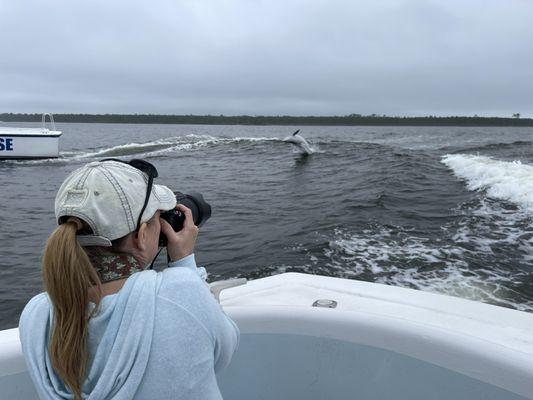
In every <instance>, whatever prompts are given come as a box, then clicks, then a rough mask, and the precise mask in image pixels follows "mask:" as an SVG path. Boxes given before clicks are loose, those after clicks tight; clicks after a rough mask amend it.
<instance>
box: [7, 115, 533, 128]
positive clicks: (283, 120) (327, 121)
mask: <svg viewBox="0 0 533 400" xmlns="http://www.w3.org/2000/svg"><path fill="white" fill-rule="evenodd" d="M517 115H518V117H517ZM519 115H520V114H514V115H513V118H501V117H479V116H473V117H466V116H449V117H437V116H426V117H394V116H386V115H377V114H371V115H361V114H350V115H343V116H291V115H282V116H262V115H260V116H258V115H255V116H252V115H233V116H227V115H165V114H54V119H55V121H56V122H83V123H123V124H191V125H192V124H203V125H400V126H402V125H403V126H417V125H419V126H533V119H532V118H520V117H519ZM0 121H3V122H40V121H41V114H35V113H32V114H23V113H0Z"/></svg>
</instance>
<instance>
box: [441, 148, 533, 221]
mask: <svg viewBox="0 0 533 400" xmlns="http://www.w3.org/2000/svg"><path fill="white" fill-rule="evenodd" d="M442 162H443V163H444V164H445V165H446V166H448V167H449V168H450V169H451V170H452V171H453V173H454V174H455V175H456V176H457V177H459V178H461V179H464V180H466V182H467V186H468V189H469V190H476V191H477V190H485V191H486V194H487V196H488V197H491V198H494V199H499V200H505V201H509V202H511V203H513V204H515V205H517V206H519V207H521V208H523V209H525V210H527V211H528V212H530V213H533V167H532V166H530V165H525V164H522V163H521V162H520V161H512V162H509V161H498V160H494V159H492V158H490V157H486V156H477V155H468V154H454V155H451V154H448V155H445V156H444V157H443V158H442Z"/></svg>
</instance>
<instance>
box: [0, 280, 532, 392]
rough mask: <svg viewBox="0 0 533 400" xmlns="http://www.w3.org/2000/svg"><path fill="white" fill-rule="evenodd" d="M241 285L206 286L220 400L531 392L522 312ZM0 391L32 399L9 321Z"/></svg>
mask: <svg viewBox="0 0 533 400" xmlns="http://www.w3.org/2000/svg"><path fill="white" fill-rule="evenodd" d="M236 283H237V284H240V286H234V287H232V286H233V285H234V284H236ZM242 283H244V282H243V280H239V281H234V282H217V283H215V284H212V286H213V287H214V288H215V287H216V289H213V292H215V293H217V294H218V295H220V302H221V305H222V306H223V309H224V310H225V312H226V313H228V314H229V315H230V316H231V317H232V318H233V319H234V320H235V321H236V322H237V324H238V326H239V328H240V330H241V342H240V344H239V349H238V350H237V352H236V353H235V355H234V358H233V360H232V362H231V364H230V366H229V367H228V368H227V369H226V370H225V371H223V372H222V373H220V374H219V375H218V380H219V385H220V388H221V391H222V393H223V395H224V398H226V399H232V400H240V399H242V400H244V399H246V400H250V399H272V400H274V399H276V400H277V399H310V400H315V399H316V400H318V399H323V400H326V399H355V398H357V399H364V400H378V399H379V400H388V399H390V400H393V399H394V400H398V399H405V400H428V399H432V400H435V399H443V400H444V399H454V400H461V399H462V400H478V399H479V400H481V399H484V400H487V399H489V400H524V399H533V314H530V313H525V312H521V311H516V310H511V309H507V308H501V307H497V306H492V305H488V304H483V303H478V302H474V301H469V300H464V299H460V298H455V297H449V296H444V295H439V294H434V293H427V292H421V291H417V290H411V289H405V288H400V287H393V286H386V285H380V284H374V283H368V282H361V281H354V280H347V279H340V278H330V277H323V276H316V275H306V274H298V273H286V274H281V275H276V276H271V277H267V278H262V279H257V280H254V281H249V282H247V283H246V284H245V285H242ZM0 390H1V393H2V394H3V395H4V396H6V397H5V398H17V399H30V398H35V392H34V390H33V388H32V385H31V382H30V379H29V376H28V374H27V372H26V368H25V366H24V362H23V358H22V354H21V352H20V343H19V341H18V330H17V329H10V330H7V331H2V332H0Z"/></svg>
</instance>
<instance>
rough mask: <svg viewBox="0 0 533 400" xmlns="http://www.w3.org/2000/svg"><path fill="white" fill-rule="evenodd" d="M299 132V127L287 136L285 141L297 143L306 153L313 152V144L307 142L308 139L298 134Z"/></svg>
mask: <svg viewBox="0 0 533 400" xmlns="http://www.w3.org/2000/svg"><path fill="white" fill-rule="evenodd" d="M298 132H300V130H299V129H298V130H297V131H296V132H294V133H293V134H292V135H291V136H287V137H286V138H285V139H283V141H284V142H286V143H291V144H293V145H295V146H296V147H298V148H299V149H300V150H302V151H303V154H305V155H309V154H313V153H314V150H313V149H312V148H311V145H310V144H309V143H307V140H305V139H304V138H303V136H300V135H298Z"/></svg>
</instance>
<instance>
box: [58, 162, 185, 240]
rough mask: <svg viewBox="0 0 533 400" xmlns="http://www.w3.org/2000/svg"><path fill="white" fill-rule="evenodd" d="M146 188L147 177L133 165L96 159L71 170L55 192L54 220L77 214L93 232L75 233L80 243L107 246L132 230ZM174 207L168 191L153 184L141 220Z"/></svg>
mask: <svg viewBox="0 0 533 400" xmlns="http://www.w3.org/2000/svg"><path fill="white" fill-rule="evenodd" d="M147 187H148V176H147V174H145V173H144V172H142V171H140V170H139V169H137V168H134V167H132V166H131V165H128V164H126V163H122V162H117V161H102V162H100V161H97V162H92V163H89V164H86V165H85V166H83V167H81V168H79V169H77V170H75V171H74V172H72V173H71V174H70V175H69V176H68V177H67V179H65V181H64V182H63V184H62V185H61V187H60V188H59V191H58V192H57V195H56V200H55V214H56V219H57V221H58V223H62V222H64V221H63V220H64V219H65V218H64V217H70V216H72V217H78V218H80V219H81V220H83V221H85V222H86V223H87V224H88V225H89V226H90V227H91V229H92V231H93V235H84V236H78V241H79V242H80V244H81V245H82V246H111V241H112V240H115V239H119V238H121V237H124V236H126V235H127V234H128V233H130V232H133V231H135V229H136V228H137V220H138V218H139V215H140V213H141V210H142V207H143V204H144V201H145V198H146V190H147ZM175 206H176V197H175V195H174V193H173V192H172V190H170V189H169V188H168V187H166V186H163V185H155V184H154V185H153V186H152V191H151V193H150V197H149V200H148V204H147V205H146V209H145V210H144V212H143V216H142V219H141V223H143V222H146V221H148V220H149V219H150V218H152V217H153V216H154V214H155V213H156V211H157V210H163V211H167V210H171V209H173V208H174V207H175Z"/></svg>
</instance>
